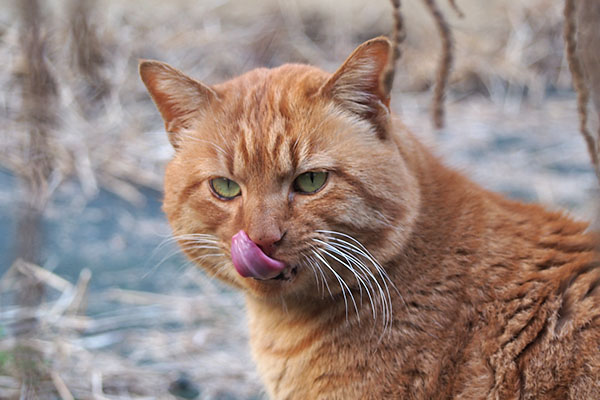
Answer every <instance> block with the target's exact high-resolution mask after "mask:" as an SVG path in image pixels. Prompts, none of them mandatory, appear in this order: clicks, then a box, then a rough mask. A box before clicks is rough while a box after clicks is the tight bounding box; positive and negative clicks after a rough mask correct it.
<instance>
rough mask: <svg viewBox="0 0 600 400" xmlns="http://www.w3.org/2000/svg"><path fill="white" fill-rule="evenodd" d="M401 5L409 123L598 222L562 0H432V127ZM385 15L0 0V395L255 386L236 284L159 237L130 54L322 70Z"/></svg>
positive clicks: (418, 37) (190, 394) (157, 126)
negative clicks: (440, 23)
mask: <svg viewBox="0 0 600 400" xmlns="http://www.w3.org/2000/svg"><path fill="white" fill-rule="evenodd" d="M402 3H403V5H402V6H403V15H404V19H405V23H406V28H407V38H406V41H405V43H404V45H403V55H402V59H401V60H400V62H399V67H398V73H397V75H396V80H395V87H394V93H393V96H392V108H393V109H394V111H395V112H396V113H398V114H400V115H402V117H403V119H404V121H405V123H406V124H407V125H408V127H409V128H410V129H411V130H413V131H414V132H415V133H417V135H418V136H420V137H421V138H422V139H423V140H424V141H426V142H427V143H429V144H430V145H431V147H432V148H433V149H434V151H435V152H436V153H437V154H439V155H440V157H442V158H443V159H445V160H446V162H447V163H449V164H450V165H452V166H454V167H455V168H457V169H459V170H461V171H463V172H464V173H465V174H467V175H468V176H470V177H472V178H473V179H474V180H476V181H478V182H479V183H481V184H482V185H483V186H485V187H487V188H490V189H493V190H497V191H500V192H503V193H505V194H506V195H508V196H510V197H512V198H516V199H521V200H525V201H537V202H542V203H544V204H545V205H547V206H548V207H549V208H552V209H563V210H565V211H566V212H568V213H570V214H572V215H574V216H576V217H578V218H585V219H588V220H591V219H593V218H595V215H594V207H595V206H596V205H597V204H596V203H597V199H598V192H597V182H596V180H595V176H594V173H593V171H592V168H591V167H590V163H589V156H588V153H587V151H586V148H585V144H584V142H583V139H582V138H581V136H580V135H579V133H578V120H577V112H576V102H575V95H574V93H573V92H572V90H571V79H570V74H569V69H568V66H567V62H566V60H565V57H564V49H563V40H562V7H563V5H562V4H561V2H556V1H553V0H523V1H519V2H514V1H511V0H488V1H485V2H482V1H480V0H458V1H457V2H456V3H457V5H458V7H459V8H460V11H461V12H462V13H463V14H464V16H462V17H461V16H460V15H459V13H458V12H457V11H456V10H454V9H453V8H452V7H450V5H449V4H447V3H446V2H445V1H443V0H440V1H439V6H440V8H441V9H442V12H443V13H444V15H445V16H446V19H447V20H448V22H449V24H450V26H451V28H452V30H453V33H454V38H455V63H454V68H453V72H452V74H451V77H450V84H449V88H448V91H447V96H446V116H447V117H446V125H445V127H444V128H443V129H441V130H437V129H434V128H433V124H432V122H431V118H430V102H431V91H432V90H431V88H432V85H433V83H434V78H435V75H436V72H435V71H436V68H437V62H438V59H439V51H440V39H439V36H438V34H437V31H436V27H435V25H434V23H433V19H432V18H431V16H430V14H429V12H428V11H427V10H426V8H425V7H424V6H423V2H422V1H417V0H407V1H404V2H402ZM391 31H392V17H391V6H390V4H389V3H388V1H387V0H377V1H365V0H362V1H358V0H345V1H341V0H335V1H328V2H324V1H317V0H302V1H300V0H257V1H251V2H250V1H227V0H203V1H192V0H172V1H169V2H165V1H160V0H144V1H141V0H130V1H118V0H47V1H41V0H19V1H14V0H0V60H2V62H1V63H0V86H1V90H0V126H1V127H2V128H1V129H0V237H1V238H2V239H1V240H0V398H1V399H4V398H7V399H9V398H43V399H46V398H48V399H55V398H65V399H72V398H79V399H87V398H97V399H142V398H144V399H150V398H160V399H163V398H165V399H169V398H171V399H175V398H190V399H193V398H198V399H262V398H264V393H263V390H262V386H261V384H260V381H259V379H258V377H257V375H256V372H255V370H254V366H253V364H252V361H251V357H250V355H249V351H248V346H247V333H246V326H245V319H244V318H245V317H244V311H243V298H242V297H241V296H240V294H238V293H235V292H233V291H231V290H229V289H228V288H226V287H223V286H222V285H220V284H219V283H218V282H215V281H212V280H210V279H208V278H207V277H205V276H204V275H203V274H202V272H200V271H198V270H197V269H196V268H194V267H192V266H191V265H189V264H188V263H187V262H186V260H185V259H184V258H183V257H182V256H181V255H180V254H179V252H178V251H177V248H176V247H175V246H174V244H173V243H172V241H169V237H170V236H169V234H170V233H169V232H170V231H169V228H168V225H167V223H166V220H165V217H164V216H163V214H162V212H161V209H160V206H161V204H160V203H161V196H162V194H161V186H162V176H163V170H164V166H165V163H166V162H167V161H168V160H169V158H170V157H171V156H172V154H173V151H172V149H171V147H170V145H169V143H168V141H167V138H166V134H165V133H164V129H163V124H162V120H161V119H160V115H159V113H158V112H157V110H156V109H155V107H154V105H153V104H152V102H151V100H150V98H149V96H148V95H147V93H146V91H145V89H144V87H143V85H142V83H141V81H140V79H139V78H138V75H137V63H138V60H139V59H141V58H150V59H157V60H161V61H165V62H167V63H170V64H171V65H173V66H175V67H177V68H179V69H181V70H183V71H184V72H186V73H187V74H189V75H190V76H192V77H194V78H196V79H198V80H201V81H202V82H204V83H207V84H213V83H218V82H221V81H223V80H227V79H229V78H232V77H234V76H236V75H239V74H241V73H243V72H246V71H248V70H250V69H253V68H256V67H273V66H278V65H281V64H283V63H287V62H299V63H310V64H313V65H316V66H319V67H321V68H323V69H325V70H327V71H330V72H333V71H334V70H335V69H336V68H337V67H338V66H339V65H340V64H341V63H342V62H343V61H344V60H345V58H346V57H347V56H348V55H349V54H350V52H351V51H352V50H353V49H354V48H355V47H356V46H357V45H358V44H360V43H361V42H363V41H365V40H367V39H370V38H373V37H375V36H378V35H388V34H390V33H391ZM593 199H596V200H593Z"/></svg>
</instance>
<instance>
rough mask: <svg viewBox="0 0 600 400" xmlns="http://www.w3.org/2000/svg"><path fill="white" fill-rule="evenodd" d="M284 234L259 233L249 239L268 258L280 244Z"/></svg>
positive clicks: (275, 232) (277, 232)
mask: <svg viewBox="0 0 600 400" xmlns="http://www.w3.org/2000/svg"><path fill="white" fill-rule="evenodd" d="M284 236H285V232H283V233H281V232H280V231H279V230H277V231H272V232H261V233H257V234H254V235H252V236H250V239H251V240H252V241H253V242H254V243H256V244H257V245H258V247H260V249H261V250H262V251H263V252H264V253H265V254H266V255H268V256H270V255H272V254H273V253H274V252H275V250H276V249H277V246H279V245H280V244H281V241H282V240H283V237H284Z"/></svg>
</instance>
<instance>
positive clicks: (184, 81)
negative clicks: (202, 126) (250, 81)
mask: <svg viewBox="0 0 600 400" xmlns="http://www.w3.org/2000/svg"><path fill="white" fill-rule="evenodd" d="M139 68H140V76H141V78H142V81H143V82H144V84H145V85H146V88H147V89H148V92H150V96H151V97H152V100H154V103H155V104H156V107H157V108H158V111H160V114H161V115H162V117H163V120H164V121H165V130H166V131H167V132H168V134H169V141H170V142H171V144H172V145H173V147H174V148H175V149H178V147H179V143H180V139H181V134H182V132H184V131H185V130H186V129H189V128H191V127H192V125H193V122H194V119H195V118H197V117H199V116H200V115H201V114H202V112H203V111H204V110H205V109H206V108H207V107H208V105H209V104H210V103H211V102H212V101H215V100H218V96H217V94H216V92H215V91H214V90H213V89H212V88H210V87H208V86H206V85H204V84H202V83H200V82H198V81H196V80H194V79H192V78H190V77H188V76H187V75H185V74H183V73H182V72H181V71H179V70H177V69H175V68H173V67H171V66H170V65H168V64H165V63H162V62H159V61H149V60H142V61H141V62H140V67H139Z"/></svg>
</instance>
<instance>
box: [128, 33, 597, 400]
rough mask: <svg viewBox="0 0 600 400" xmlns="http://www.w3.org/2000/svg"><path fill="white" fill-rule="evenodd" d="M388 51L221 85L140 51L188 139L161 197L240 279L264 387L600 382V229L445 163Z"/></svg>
mask: <svg viewBox="0 0 600 400" xmlns="http://www.w3.org/2000/svg"><path fill="white" fill-rule="evenodd" d="M389 57H390V42H389V41H388V40H387V39H385V38H376V39H373V40H370V41H368V42H366V43H364V44H362V45H361V46H359V47H358V48H357V49H356V50H355V51H354V53H352V55H351V56H350V57H349V58H348V59H347V60H346V62H345V63H344V64H343V65H342V66H341V67H340V68H339V69H338V71H337V72H335V73H334V74H333V75H331V74H328V73H326V72H323V71H321V70H319V69H317V68H315V67H311V66H306V65H284V66H281V67H279V68H275V69H257V70H253V71H250V72H248V73H246V74H244V75H242V76H240V77H237V78H235V79H233V80H231V81H228V82H225V83H222V84H219V85H214V86H210V87H209V86H206V85H204V84H202V83H199V82H197V81H195V80H193V79H191V78H188V77H187V76H185V75H183V74H182V73H181V72H179V71H177V70H175V69H173V68H171V67H169V66H168V65H166V64H163V63H159V62H156V61H144V62H142V63H141V65H140V73H141V76H142V79H143V81H144V83H145V84H146V86H147V88H148V90H149V92H150V94H151V95H152V98H153V99H154V101H155V103H156V105H157V106H158V109H159V110H160V112H161V114H162V116H163V118H164V121H165V125H166V130H167V131H168V132H169V139H170V141H171V143H172V144H173V146H174V147H175V149H176V154H175V157H174V159H173V160H172V161H171V162H170V163H169V165H168V167H167V171H166V177H165V199H164V210H165V212H166V214H167V216H168V219H169V221H170V223H171V226H172V228H173V232H174V234H175V236H176V237H177V238H178V240H179V242H180V245H181V247H182V249H183V250H184V251H185V253H186V254H187V255H188V256H189V257H190V258H191V259H192V260H194V261H196V262H197V263H198V264H199V265H201V266H202V267H203V268H205V269H206V271H207V273H208V274H210V275H213V276H216V277H218V278H219V279H221V280H223V281H225V282H227V283H229V284H231V285H233V286H235V287H237V288H240V289H242V290H243V291H244V292H245V293H246V299H247V308H248V313H249V320H250V333H251V346H252V350H253V354H254V357H255V359H256V362H257V364H258V369H259V372H260V374H261V376H262V378H263V380H264V383H265V385H266V387H267V390H268V393H269V395H270V396H271V398H273V399H448V398H462V399H482V398H489V399H513V398H515V399H516V398H523V399H565V398H571V399H591V398H600V268H599V267H600V258H599V256H598V252H597V249H596V247H595V246H596V245H597V239H598V237H597V236H596V235H595V234H592V233H589V232H586V230H587V227H588V226H587V224H585V223H579V222H574V221H572V220H571V219H569V218H568V217H566V216H564V215H562V214H561V213H555V212H548V211H545V210H544V209H542V208H541V207H539V206H537V205H527V204H521V203H517V202H514V201H511V200H507V199H505V198H503V197H502V196H500V195H497V194H494V193H491V192H488V191H487V190H485V189H482V188H481V187H479V186H478V185H476V184H474V183H473V182H471V181H469V180H468V179H466V178H465V177H463V176H461V175H460V174H458V173H456V172H455V171H452V170H450V169H448V168H446V167H445V166H443V165H442V164H441V163H440V162H439V160H438V159H436V158H435V157H434V156H433V155H432V154H431V153H430V152H429V151H428V150H427V149H426V148H425V147H423V145H422V144H421V143H419V141H418V140H417V139H416V138H415V137H414V136H413V135H412V134H411V133H410V132H408V131H407V130H406V128H405V127H404V126H403V125H402V123H401V122H400V121H399V120H398V119H397V118H395V117H394V116H392V115H391V113H390V111H389V106H388V105H389V95H388V93H386V91H385V90H384V89H382V87H383V85H382V84H381V80H382V75H383V74H384V73H385V69H386V66H387V64H388V58H389Z"/></svg>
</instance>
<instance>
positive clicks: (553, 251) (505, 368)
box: [455, 194, 600, 399]
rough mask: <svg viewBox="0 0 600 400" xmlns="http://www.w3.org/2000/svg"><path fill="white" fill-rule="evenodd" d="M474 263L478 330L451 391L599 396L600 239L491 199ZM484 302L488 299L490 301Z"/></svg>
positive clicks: (567, 221)
mask: <svg viewBox="0 0 600 400" xmlns="http://www.w3.org/2000/svg"><path fill="white" fill-rule="evenodd" d="M486 201H488V202H489V203H490V205H489V207H488V209H489V213H488V216H487V217H486V218H487V221H488V226H487V228H486V230H487V234H486V235H484V236H485V242H486V244H485V245H484V246H483V249H480V254H479V256H480V260H479V261H476V262H474V264H473V271H472V272H473V274H474V275H475V276H476V277H477V278H475V280H474V282H473V284H474V287H476V288H477V287H479V288H480V289H481V291H482V292H485V295H484V296H482V299H484V298H485V300H483V301H481V302H480V303H477V304H478V305H477V306H476V312H477V314H478V316H479V318H478V323H479V327H480V329H479V330H476V331H475V332H476V333H475V334H474V337H473V340H472V341H471V344H470V346H469V349H468V350H467V352H468V351H472V354H471V356H472V358H473V360H476V359H477V358H479V361H473V360H472V361H471V362H467V363H466V364H465V368H464V369H463V370H462V371H461V373H460V376H461V377H460V379H458V380H457V382H458V384H457V385H456V386H455V389H456V391H455V393H456V394H457V395H459V396H464V397H465V398H484V397H487V398H490V397H489V396H492V397H491V398H503V399H505V398H506V399H508V398H530V399H536V398H545V399H565V398H572V399H583V398H598V396H599V395H600V288H599V287H600V257H599V253H598V243H599V241H598V240H599V236H598V234H597V233H594V232H591V231H590V230H589V228H588V224H586V223H581V222H576V221H573V220H572V219H571V218H569V217H567V216H565V215H564V214H563V213H557V212H549V211H546V210H544V209H543V208H542V207H540V206H538V205H528V204H522V203H518V202H513V201H510V200H506V199H504V198H501V197H500V196H497V195H494V194H489V196H488V197H487V199H486ZM486 297H487V298H486Z"/></svg>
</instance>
